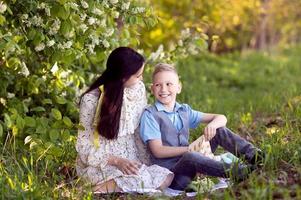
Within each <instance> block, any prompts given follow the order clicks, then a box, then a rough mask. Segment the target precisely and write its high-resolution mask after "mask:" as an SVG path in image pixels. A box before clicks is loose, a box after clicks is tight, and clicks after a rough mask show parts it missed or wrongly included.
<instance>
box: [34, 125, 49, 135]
mask: <svg viewBox="0 0 301 200" xmlns="http://www.w3.org/2000/svg"><path fill="white" fill-rule="evenodd" d="M46 131H47V130H46V128H45V127H43V126H41V125H39V126H38V127H37V128H36V133H40V134H45V133H46Z"/></svg>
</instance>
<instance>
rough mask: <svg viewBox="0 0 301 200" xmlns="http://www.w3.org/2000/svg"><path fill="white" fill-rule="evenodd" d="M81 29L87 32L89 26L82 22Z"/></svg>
mask: <svg viewBox="0 0 301 200" xmlns="http://www.w3.org/2000/svg"><path fill="white" fill-rule="evenodd" d="M79 29H80V30H82V31H83V33H84V32H86V30H87V29H88V26H87V25H86V24H81V25H80V26H79Z"/></svg>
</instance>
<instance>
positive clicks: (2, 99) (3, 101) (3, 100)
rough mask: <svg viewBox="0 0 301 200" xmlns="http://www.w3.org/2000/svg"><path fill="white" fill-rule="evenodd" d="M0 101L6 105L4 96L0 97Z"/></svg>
mask: <svg viewBox="0 0 301 200" xmlns="http://www.w3.org/2000/svg"><path fill="white" fill-rule="evenodd" d="M0 103H1V104H2V105H4V106H5V105H6V100H5V99H4V98H0Z"/></svg>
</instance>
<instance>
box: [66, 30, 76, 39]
mask: <svg viewBox="0 0 301 200" xmlns="http://www.w3.org/2000/svg"><path fill="white" fill-rule="evenodd" d="M74 35H75V33H74V29H72V30H71V31H69V32H68V33H66V34H65V37H66V38H68V39H70V38H72V37H74Z"/></svg>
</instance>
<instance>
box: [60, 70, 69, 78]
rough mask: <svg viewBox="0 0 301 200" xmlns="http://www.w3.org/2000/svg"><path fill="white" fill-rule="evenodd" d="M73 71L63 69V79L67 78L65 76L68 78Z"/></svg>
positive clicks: (61, 74)
mask: <svg viewBox="0 0 301 200" xmlns="http://www.w3.org/2000/svg"><path fill="white" fill-rule="evenodd" d="M71 72H72V71H71V70H67V71H62V72H61V73H60V77H61V78H63V79H65V78H67V77H68V76H69V74H71Z"/></svg>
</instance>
